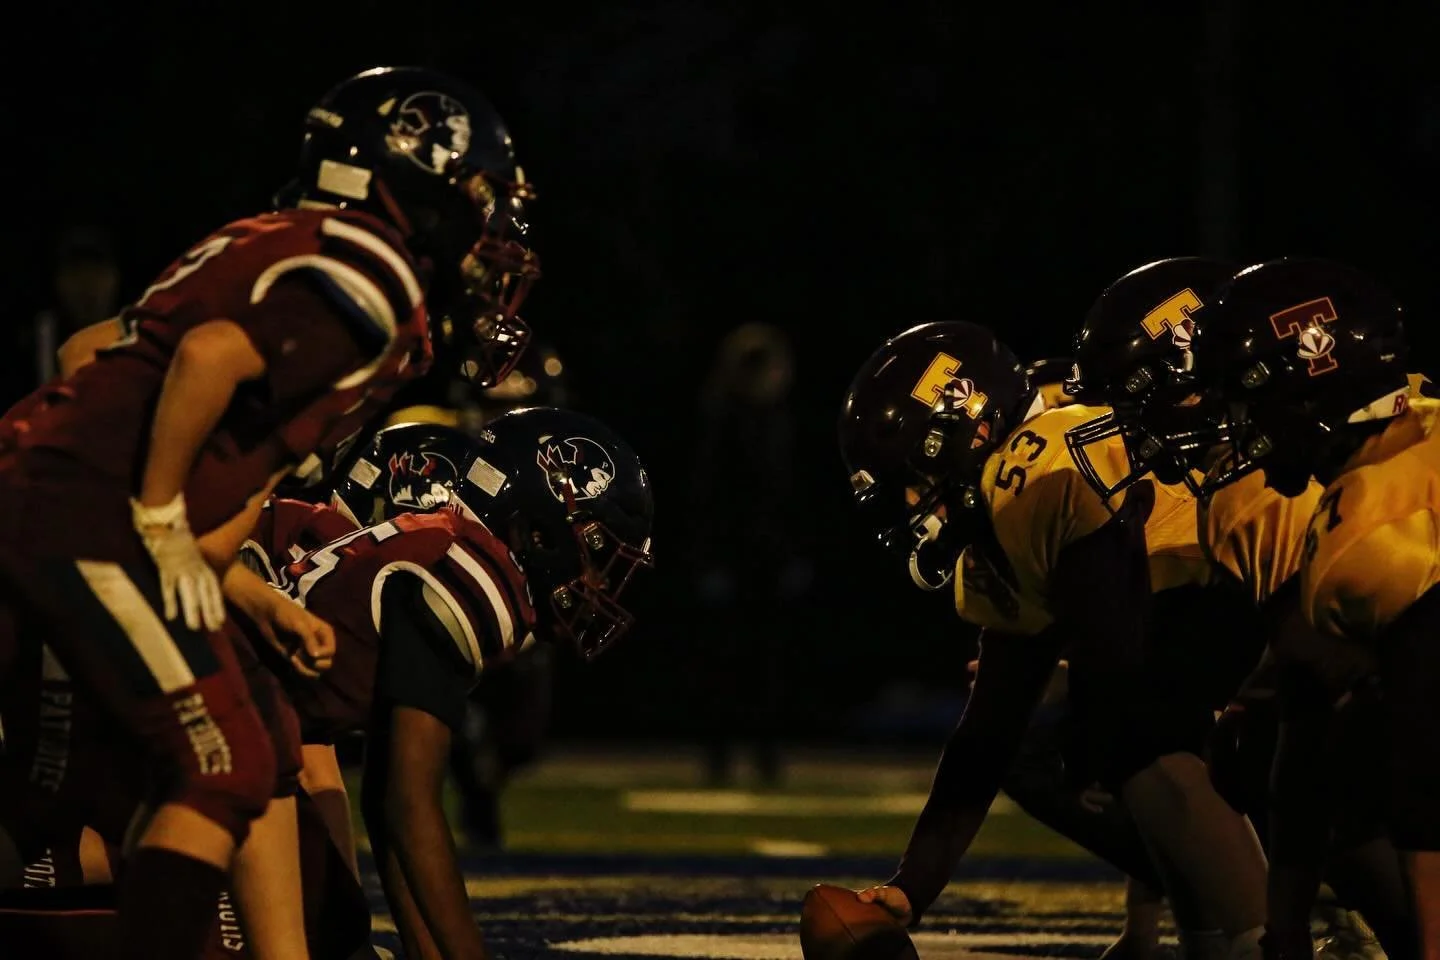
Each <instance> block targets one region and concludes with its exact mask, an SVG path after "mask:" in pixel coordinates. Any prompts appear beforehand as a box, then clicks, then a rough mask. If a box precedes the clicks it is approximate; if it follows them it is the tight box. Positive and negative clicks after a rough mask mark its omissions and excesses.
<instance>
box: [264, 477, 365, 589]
mask: <svg viewBox="0 0 1440 960" xmlns="http://www.w3.org/2000/svg"><path fill="white" fill-rule="evenodd" d="M358 529H359V525H358V524H357V523H355V522H354V521H353V520H351V519H350V518H349V517H347V516H345V515H344V514H343V513H341V512H340V511H339V510H333V509H331V508H330V507H325V506H321V505H319V504H314V503H305V502H304V501H303V500H288V499H285V498H283V497H272V498H271V499H269V500H267V501H265V506H264V507H263V508H261V510H260V519H259V520H258V521H257V522H256V524H255V529H254V530H252V531H251V532H250V536H249V538H248V539H247V540H246V541H245V543H244V544H242V545H241V547H240V557H241V559H242V560H244V561H245V562H246V564H247V565H248V566H249V567H250V569H252V570H254V571H255V572H256V573H258V574H260V575H261V576H262V577H264V578H265V579H266V580H269V581H270V582H271V583H272V584H274V585H275V586H277V587H283V586H286V585H287V583H288V581H287V580H286V579H285V568H286V567H288V566H290V564H292V563H294V562H295V561H296V560H299V559H300V558H301V557H303V556H305V554H307V553H309V552H310V551H311V550H317V549H319V548H320V547H323V546H325V544H327V543H330V542H332V541H335V540H339V539H340V538H341V537H343V536H345V535H346V534H349V533H354V532H355V531H356V530H358Z"/></svg>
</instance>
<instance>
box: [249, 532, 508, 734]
mask: <svg viewBox="0 0 1440 960" xmlns="http://www.w3.org/2000/svg"><path fill="white" fill-rule="evenodd" d="M320 509H321V510H325V511H329V512H335V511H330V508H328V507H325V508H320ZM345 522H347V523H348V522H349V521H345ZM283 549H284V546H283V545H280V544H277V545H275V547H274V549H273V550H272V553H276V552H279V551H281V550H283ZM397 575H400V576H412V577H417V578H419V580H420V581H421V582H422V583H423V584H424V586H425V588H426V593H425V596H426V601H427V602H428V603H429V605H430V608H431V610H432V611H433V612H435V614H436V616H437V618H438V619H440V620H441V622H443V623H444V624H445V625H446V627H447V628H448V632H449V634H450V640H451V642H452V643H453V644H454V646H455V653H456V655H457V657H456V661H457V662H459V663H463V664H465V665H466V666H465V669H466V670H468V671H470V672H471V673H473V677H474V679H475V680H478V679H479V676H480V671H481V669H482V668H483V667H484V666H485V665H486V664H495V663H498V662H504V661H505V660H508V659H510V658H511V657H512V656H514V654H515V653H516V652H518V651H519V650H520V648H521V647H523V646H526V645H528V644H529V643H531V642H533V640H532V639H531V638H532V633H531V631H532V630H533V628H534V625H535V608H534V604H533V602H532V600H531V597H530V591H529V587H528V586H527V584H526V582H525V575H524V573H523V572H522V571H521V569H520V567H519V565H518V564H517V563H516V561H515V559H514V557H512V556H511V554H510V551H509V550H508V549H507V548H506V546H505V545H504V544H503V543H502V542H501V541H500V540H499V539H498V538H497V537H496V536H495V535H494V534H493V533H491V532H490V531H489V530H488V529H486V528H485V527H484V526H483V525H482V524H479V523H477V522H475V521H473V520H468V519H466V518H465V517H463V516H461V515H460V514H459V513H458V512H456V511H453V510H448V509H447V510H440V511H438V512H436V513H426V514H418V513H415V514H402V515H401V516H399V517H396V518H395V519H394V520H391V521H389V522H387V523H380V524H376V525H375V526H373V527H367V528H365V529H363V530H357V531H355V532H352V533H350V534H348V535H346V536H343V537H341V538H340V539H338V540H336V541H334V542H333V543H329V544H327V545H326V546H324V547H321V548H320V549H319V550H314V551H311V552H310V553H309V554H307V555H306V556H305V557H304V559H302V560H298V561H296V562H295V563H293V564H291V565H290V567H289V568H288V570H287V571H286V577H287V579H288V580H289V581H290V584H291V586H290V589H291V591H292V592H293V594H294V595H295V596H296V597H297V598H298V599H299V600H300V601H301V602H302V603H304V604H305V607H306V608H307V609H308V610H309V611H310V612H311V613H314V614H315V615H316V616H318V617H320V618H321V619H323V620H325V621H326V622H327V623H329V624H330V625H331V626H332V627H333V628H334V629H335V638H336V646H337V650H336V654H335V662H334V665H333V666H332V667H331V668H330V669H329V670H327V671H326V672H325V673H324V674H322V675H321V676H320V677H319V678H318V679H315V680H305V679H298V678H296V677H295V676H294V675H293V672H291V671H287V670H284V669H280V670H277V672H278V673H279V675H280V677H281V680H282V682H283V683H285V685H286V689H287V692H288V693H289V694H290V696H291V700H292V701H293V702H294V704H295V709H296V712H297V713H298V714H299V715H300V722H301V727H302V729H303V730H304V733H305V736H306V739H307V740H308V741H315V740H322V741H323V740H328V739H331V738H333V737H334V736H336V735H338V734H340V733H343V732H346V731H351V730H360V729H363V728H364V726H365V724H366V722H367V720H368V719H369V717H370V711H371V706H372V703H373V700H374V694H375V687H376V670H377V666H378V663H379V655H380V631H381V603H380V600H381V591H382V589H383V587H384V585H385V582H386V580H387V579H388V578H389V577H392V576H397Z"/></svg>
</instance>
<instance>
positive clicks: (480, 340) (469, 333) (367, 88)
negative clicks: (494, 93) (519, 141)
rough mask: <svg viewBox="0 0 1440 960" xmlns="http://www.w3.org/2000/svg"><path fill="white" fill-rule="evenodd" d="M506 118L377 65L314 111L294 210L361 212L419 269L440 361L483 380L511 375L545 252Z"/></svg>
mask: <svg viewBox="0 0 1440 960" xmlns="http://www.w3.org/2000/svg"><path fill="white" fill-rule="evenodd" d="M534 195H535V194H534V190H533V189H532V188H531V186H530V184H529V183H527V182H526V180H525V176H524V173H523V172H522V171H521V169H520V166H519V165H518V164H517V163H516V160H515V151H514V148H513V145H512V144H511V141H510V134H509V132H508V131H507V130H506V129H505V123H504V121H503V120H501V119H500V116H499V114H497V113H496V112H495V109H494V108H493V107H492V106H491V105H490V103H489V102H488V101H487V100H486V99H485V98H484V97H482V96H481V95H480V94H479V93H477V92H476V91H474V90H472V89H470V88H469V87H468V86H466V85H465V84H463V83H460V82H458V81H456V80H454V79H452V78H450V77H447V76H444V75H443V74H440V73H436V72H434V71H432V70H425V69H420V68H416V67H377V68H375V69H373V70H366V71H365V72H364V73H361V74H358V75H356V76H354V77H351V78H350V79H348V80H346V81H344V82H343V83H341V84H339V85H338V86H336V87H335V88H334V89H332V90H331V91H330V92H329V93H327V94H326V95H325V96H324V98H322V99H321V101H320V102H319V103H318V104H317V105H316V106H315V107H313V108H312V109H311V110H310V113H309V115H308V116H307V118H306V122H305V143H304V146H303V147H302V149H301V156H300V169H299V173H298V175H297V178H296V180H295V182H294V183H293V184H291V186H290V187H287V188H286V190H285V191H284V192H283V193H282V196H283V197H284V201H283V202H286V203H287V205H293V204H299V205H302V206H304V205H307V204H308V205H324V206H333V207H341V208H345V209H356V210H364V211H366V212H367V213H371V214H373V215H375V216H377V217H379V218H380V219H382V220H385V221H386V222H388V223H390V224H391V225H392V226H394V227H395V229H396V230H398V231H399V232H400V234H401V235H402V236H403V237H404V239H405V245H406V247H407V248H408V249H409V250H410V252H411V253H412V254H413V255H414V256H415V258H416V260H417V261H418V262H419V263H420V265H421V268H422V269H421V272H422V275H423V276H424V277H425V279H426V281H427V287H428V289H427V290H426V296H425V300H426V304H427V305H428V307H429V309H430V313H431V315H432V317H433V320H434V327H435V330H436V332H437V342H436V356H437V357H438V358H441V359H442V360H443V361H446V362H448V363H449V364H450V365H451V370H450V372H452V373H460V374H462V375H464V376H465V377H466V378H467V379H469V380H471V381H473V382H475V383H477V384H479V385H481V386H491V385H493V384H496V383H500V382H501V381H502V380H504V378H505V376H506V374H508V373H509V372H510V370H511V368H513V367H514V365H515V362H516V361H517V360H518V359H519V357H520V354H521V352H522V351H523V350H524V349H525V345H526V343H527V341H528V339H529V328H528V327H526V325H525V323H524V321H522V320H521V319H520V317H519V315H518V311H519V309H520V305H521V303H522V302H523V301H524V299H525V297H526V295H527V294H528V293H529V290H530V286H531V284H532V283H533V282H534V281H535V279H536V278H538V277H539V275H540V267H539V259H538V258H537V257H536V255H535V254H534V252H533V251H531V250H530V249H529V247H528V246H527V244H526V243H525V233H526V230H527V228H528V225H527V222H526V215H525V208H524V204H525V202H526V201H527V200H530V199H532V198H533V197H534Z"/></svg>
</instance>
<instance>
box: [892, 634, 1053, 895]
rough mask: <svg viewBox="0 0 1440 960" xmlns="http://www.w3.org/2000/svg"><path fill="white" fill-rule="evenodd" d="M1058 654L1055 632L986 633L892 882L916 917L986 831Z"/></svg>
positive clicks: (938, 893)
mask: <svg viewBox="0 0 1440 960" xmlns="http://www.w3.org/2000/svg"><path fill="white" fill-rule="evenodd" d="M1059 659H1060V638H1059V635H1058V634H1057V633H1056V632H1055V631H1053V630H1050V631H1046V632H1044V633H1042V634H1040V635H1038V636H1034V637H1021V636H1013V635H1004V634H999V633H995V632H993V631H987V632H986V634H985V639H984V640H983V642H982V654H981V657H980V666H979V669H978V670H977V672H976V675H975V683H974V686H973V687H972V689H971V691H970V701H969V703H967V704H966V705H965V714H964V716H962V717H961V718H960V722H959V724H957V725H956V727H955V732H954V733H952V734H951V735H950V740H949V741H948V742H947V743H946V744H945V751H944V753H942V754H941V755H940V763H939V765H938V766H937V767H936V769H935V779H934V781H933V782H932V783H931V785H930V796H929V798H928V799H927V800H926V802H925V809H924V810H923V811H921V813H920V819H919V820H918V821H917V822H916V824H915V830H914V832H913V833H912V834H911V837H910V843H909V845H908V846H907V847H906V848H905V856H904V857H903V858H902V860H901V861H900V869H899V871H898V872H897V873H896V874H895V877H894V879H893V880H891V883H893V884H894V885H896V886H898V887H900V889H902V890H904V891H905V895H906V897H907V898H908V899H909V901H910V907H911V910H912V911H913V913H914V918H913V921H912V922H918V920H919V918H920V915H921V914H922V913H924V912H925V910H926V908H928V907H929V906H930V904H932V903H934V902H935V898H936V897H938V896H940V892H941V891H942V890H944V889H945V885H946V884H947V883H949V882H950V876H951V875H952V874H953V873H954V872H955V867H956V865H957V864H959V862H960V859H961V858H962V857H963V856H964V855H965V852H966V851H967V850H968V849H970V844H971V843H972V842H973V841H974V840H975V835H976V834H977V833H979V832H980V826H981V825H982V824H983V823H984V822H985V816H986V814H987V813H988V812H989V809H990V804H991V803H992V802H994V800H995V794H996V793H998V792H999V790H1000V782H1001V780H1002V779H1003V778H1004V776H1005V773H1006V771H1007V770H1008V769H1009V768H1010V764H1011V763H1012V762H1013V761H1014V758H1015V754H1016V752H1017V751H1018V750H1019V748H1020V742H1021V740H1022V739H1023V738H1024V736H1025V730H1026V729H1027V727H1028V726H1029V720H1030V716H1031V713H1032V712H1033V710H1034V708H1035V704H1036V703H1037V702H1038V701H1039V699H1040V696H1041V695H1042V693H1043V692H1044V690H1045V688H1046V686H1047V685H1048V683H1049V681H1050V677H1051V675H1052V673H1053V672H1054V670H1055V665H1056V663H1057V662H1058V661H1059Z"/></svg>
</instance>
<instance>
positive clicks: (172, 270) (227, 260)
mask: <svg viewBox="0 0 1440 960" xmlns="http://www.w3.org/2000/svg"><path fill="white" fill-rule="evenodd" d="M125 319H126V320H127V322H129V323H130V325H131V328H132V329H133V333H132V334H130V335H129V336H127V337H125V338H124V339H123V340H121V341H119V342H117V343H116V344H115V345H114V346H112V347H109V348H106V349H105V350H103V351H101V353H100V355H99V356H98V357H97V358H96V360H95V362H94V363H92V364H90V365H88V366H86V367H84V368H82V369H81V370H79V371H78V372H77V373H76V374H75V375H74V376H72V377H71V378H70V379H69V380H67V381H65V382H64V383H63V384H60V385H58V386H49V387H45V388H42V389H41V392H42V393H43V395H44V402H42V403H38V404H28V403H27V405H26V408H25V411H26V412H25V415H24V422H23V423H21V424H19V425H18V426H17V425H15V424H12V427H16V429H14V434H15V436H16V439H17V443H18V445H19V446H20V447H21V448H22V449H23V450H29V451H41V452H42V455H43V457H44V458H43V460H42V461H40V462H41V463H42V464H43V466H41V467H38V468H36V469H37V470H38V471H39V472H41V473H43V475H45V476H47V477H52V478H54V479H55V480H57V481H59V482H61V483H64V482H66V480H67V479H68V478H70V477H72V476H73V477H74V478H76V480H77V481H78V482H80V483H85V482H89V483H91V484H93V485H96V486H100V487H106V488H109V489H117V488H118V489H123V490H125V491H126V492H133V491H134V490H135V489H136V488H137V487H138V484H139V479H140V477H139V475H140V473H141V471H142V470H143V467H144V461H145V455H146V451H147V447H148V443H149V437H150V431H151V420H152V417H153V413H154V407H155V403H156V400H157V398H158V396H159V393H160V388H161V385H162V383H163V381H164V379H165V375H166V371H167V370H168V368H169V366H170V362H171V359H172V358H173V356H174V353H175V349H176V347H177V345H178V344H179V343H180V341H181V338H182V337H183V336H184V335H185V334H186V333H187V332H189V331H190V330H192V329H194V328H195V327H197V326H199V325H201V324H203V323H206V322H208V321H212V320H221V319H223V320H229V321H231V322H233V323H235V324H237V325H239V326H240V327H241V328H242V329H243V330H244V331H245V333H246V334H247V335H248V337H249V338H250V340H251V342H252V343H253V345H254V346H255V349H256V350H257V352H258V353H259V354H260V355H261V356H262V357H263V358H264V360H265V364H266V372H265V375H264V377H262V378H261V379H260V380H258V381H254V382H251V383H245V384H242V385H241V386H240V388H239V389H238V390H237V392H236V394H235V396H234V398H233V399H232V401H231V403H230V405H229V407H228V409H227V410H226V412H225V414H224V416H223V417H222V419H221V421H220V423H219V425H218V427H217V428H216V430H215V431H214V433H213V434H212V435H211V437H210V438H209V440H208V441H207V443H206V444H205V446H204V447H203V448H202V449H201V451H200V455H199V457H198V458H197V460H196V463H195V467H194V469H193V471H192V473H191V476H190V481H189V483H188V484H187V486H186V490H185V494H186V500H187V503H188V505H189V511H190V513H189V519H190V525H191V527H192V529H194V530H195V531H196V532H197V533H205V532H207V531H209V530H211V529H214V528H215V527H216V526H219V525H220V524H221V523H223V522H224V521H225V520H226V519H228V518H229V517H231V516H233V515H234V514H235V513H236V512H237V511H238V510H239V509H240V508H241V507H242V506H243V504H244V503H245V501H246V500H247V499H248V498H249V497H251V496H252V495H253V494H254V493H255V492H256V491H258V490H260V489H262V488H263V487H264V486H265V484H266V482H267V480H268V479H269V478H270V477H271V476H273V475H274V474H275V473H277V472H278V471H281V470H284V469H293V470H294V471H295V472H296V473H300V474H302V475H303V474H305V473H313V472H314V471H315V469H316V468H317V467H318V466H320V465H322V464H323V463H324V462H325V460H326V459H327V458H328V457H329V456H330V455H331V454H332V453H333V452H334V450H335V449H336V448H337V447H338V446H339V445H340V444H341V443H342V442H344V441H345V440H346V439H347V438H349V437H351V436H353V435H354V434H355V433H356V432H358V431H359V430H360V429H361V427H362V426H363V425H364V424H365V422H366V421H367V420H369V419H370V418H371V417H373V416H374V415H375V414H376V413H378V412H379V411H380V410H381V408H382V407H383V405H384V404H385V403H386V402H387V401H388V400H389V399H390V398H391V397H392V396H393V395H394V393H395V392H396V391H397V390H398V389H399V388H400V387H401V386H402V385H403V384H404V383H405V382H407V381H409V380H410V379H413V378H414V377H416V376H418V375H419V374H421V373H423V372H424V370H425V369H426V368H427V367H428V365H429V363H430V345H429V336H428V320H427V317H426V312H425V304H424V294H423V291H422V289H421V287H420V284H419V281H418V280H417V279H416V274H415V266H414V263H413V262H412V261H411V259H410V257H409V255H408V253H406V251H405V248H404V246H403V245H402V244H401V242H400V239H399V237H398V236H397V235H396V234H395V233H394V232H393V231H392V230H391V229H390V228H388V227H387V226H385V225H384V224H383V223H381V222H380V221H379V220H376V219H375V218H373V217H370V216H368V215H365V214H361V213H355V212H349V211H339V210H329V209H326V210H286V211H282V212H279V213H272V214H266V215H263V216H259V217H254V218H252V219H249V220H241V221H238V222H236V223H232V224H230V225H229V226H227V227H225V228H223V229H221V230H220V231H219V232H217V233H215V234H213V235H212V236H210V237H209V238H208V239H206V240H205V241H204V242H202V243H201V244H199V245H198V246H197V247H195V248H194V249H193V250H191V251H190V252H189V253H187V254H186V255H185V256H183V257H182V258H180V259H179V260H177V261H176V262H175V263H173V264H171V265H170V266H169V267H168V268H166V270H165V271H164V272H163V273H162V274H161V275H160V278H159V279H158V280H157V281H156V282H155V283H154V284H153V285H151V287H150V288H149V289H148V290H146V291H145V293H144V294H143V295H142V296H141V297H140V299H139V301H137V302H136V303H135V305H133V306H131V307H129V308H127V310H126V312H125ZM101 501H102V502H107V503H108V502H110V501H111V498H101Z"/></svg>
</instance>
